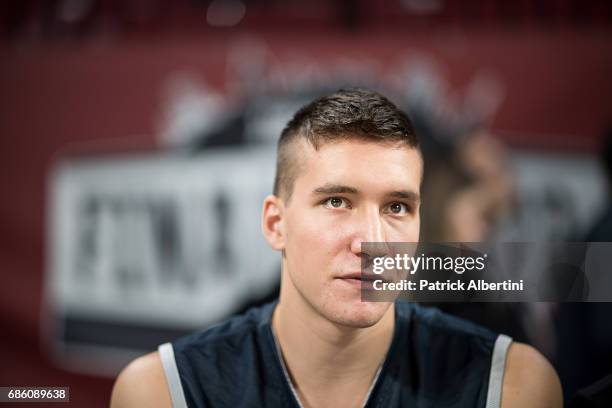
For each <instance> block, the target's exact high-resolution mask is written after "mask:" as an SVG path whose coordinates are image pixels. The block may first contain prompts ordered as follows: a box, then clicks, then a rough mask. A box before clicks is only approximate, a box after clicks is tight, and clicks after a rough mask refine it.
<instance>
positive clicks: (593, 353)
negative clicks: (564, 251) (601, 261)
mask: <svg viewBox="0 0 612 408" xmlns="http://www.w3.org/2000/svg"><path fill="white" fill-rule="evenodd" d="M600 162H601V164H602V168H603V170H604V173H605V176H606V180H607V182H608V185H607V192H606V197H607V199H606V204H605V207H604V211H603V212H602V214H601V215H600V216H599V217H598V219H597V220H596V221H595V222H594V223H593V225H592V226H591V227H590V229H589V231H588V232H587V233H586V234H585V236H584V238H583V240H584V241H585V242H612V199H611V192H612V127H611V128H608V130H607V132H606V133H605V134H604V137H603V138H602V144H601V150H600ZM596 266H597V267H602V268H608V269H609V265H596ZM606 272H609V270H607V271H606ZM610 316H612V304H610V303H600V302H585V303H563V304H561V305H560V309H559V316H558V319H557V330H558V333H559V335H558V337H557V348H558V355H559V358H558V363H557V366H558V369H559V374H560V376H561V379H562V380H563V384H564V385H565V387H566V389H564V391H565V395H566V398H568V399H569V397H570V396H572V395H574V393H576V392H577V391H578V390H579V389H583V390H582V391H581V392H580V393H579V395H577V396H576V400H575V401H572V405H571V406H572V407H582V406H584V407H596V406H604V405H596V402H597V401H600V404H602V403H604V401H606V399H607V402H606V404H609V402H610V398H612V325H611V324H610ZM606 376H607V377H606ZM604 377H606V378H605V379H603V380H602V378H604ZM595 382H598V384H596V385H595V386H594V387H588V386H590V385H591V384H593V383H595ZM584 388H586V389H584ZM605 393H607V394H606V395H607V397H606V396H605V395H604V394H605ZM597 395H599V396H597ZM604 398H606V399H604ZM606 406H607V405H606Z"/></svg>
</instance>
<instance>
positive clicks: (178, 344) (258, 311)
mask: <svg viewBox="0 0 612 408" xmlns="http://www.w3.org/2000/svg"><path fill="white" fill-rule="evenodd" d="M273 307H274V304H272V303H271V304H267V305H264V306H261V307H255V308H251V309H249V310H248V311H247V312H246V313H244V314H241V315H235V316H233V317H231V318H229V319H228V320H225V321H223V322H221V323H219V324H216V325H214V326H212V327H210V328H208V329H205V330H202V331H199V332H195V333H192V334H190V335H187V336H185V337H182V338H180V339H178V340H176V341H174V342H173V347H174V353H175V356H176V357H177V358H178V356H179V355H182V354H185V353H187V354H189V353H190V352H191V351H193V350H197V351H198V354H199V355H202V352H203V351H204V350H212V349H215V348H219V347H221V348H222V349H225V348H226V347H227V346H229V347H232V346H235V347H236V349H240V348H239V346H240V345H241V344H242V343H245V342H248V341H250V338H251V337H252V336H254V335H257V334H258V333H260V332H261V331H262V330H261V329H262V328H263V327H265V325H266V324H268V323H269V320H270V319H269V316H270V315H271V311H272V308H273Z"/></svg>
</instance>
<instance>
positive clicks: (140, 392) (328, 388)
mask: <svg viewBox="0 0 612 408" xmlns="http://www.w3.org/2000/svg"><path fill="white" fill-rule="evenodd" d="M277 159H278V161H277V175H276V182H275V187H274V195H270V196H268V197H267V198H266V199H265V201H264V205H263V217H262V227H263V233H264V235H265V237H266V239H267V241H268V242H269V244H270V245H271V246H272V248H274V249H275V250H277V251H280V252H281V253H282V272H281V274H282V275H281V292H280V299H279V301H278V302H275V303H272V304H268V305H266V306H263V307H261V308H257V309H253V310H251V311H249V312H248V313H247V314H245V315H243V316H239V317H235V318H232V319H230V320H229V321H228V322H226V323H223V324H220V325H217V326H215V327H213V328H211V329H209V330H206V331H204V332H201V333H196V334H194V335H191V336H188V337H186V338H183V339H179V340H177V341H176V342H174V343H173V344H166V345H162V346H160V349H159V351H158V352H155V353H152V354H149V355H146V356H144V357H141V358H139V359H137V360H135V361H134V362H132V363H131V364H130V365H129V366H128V367H127V368H126V369H125V370H124V371H123V372H122V373H121V375H120V376H119V378H118V380H117V383H116V384H115V388H114V390H113V395H112V406H113V407H132V406H134V407H136V406H170V405H171V404H172V405H174V406H185V405H187V406H205V407H246V406H249V407H255V406H265V407H275V406H281V407H300V406H301V407H364V406H367V407H399V406H407V407H409V406H435V407H445V406H453V407H485V406H486V407H498V406H502V407H505V408H507V407H526V406H529V407H561V406H562V401H561V392H560V385H559V380H558V378H557V376H556V373H555V371H554V370H553V368H552V367H551V366H550V364H549V363H548V362H547V361H546V359H544V358H543V357H542V355H541V354H540V353H539V352H537V351H536V350H534V349H533V348H531V347H529V346H527V345H523V344H519V343H512V342H511V340H510V339H509V338H508V337H507V336H503V335H499V336H497V335H495V334H493V333H491V332H490V331H488V330H486V329H484V328H481V327H477V326H475V325H472V324H470V323H467V322H465V321H462V320H459V319H455V318H452V317H450V316H447V315H444V314H441V313H440V312H438V311H436V310H434V309H427V308H423V307H418V306H416V305H414V304H409V303H400V302H396V303H390V302H362V301H361V293H360V288H361V282H360V276H361V272H360V271H361V259H362V257H364V256H368V255H369V254H364V253H363V252H362V247H361V243H362V242H383V241H387V242H398V241H404V242H417V241H418V239H419V228H420V217H419V205H420V202H419V187H420V183H421V177H422V169H423V163H422V158H421V154H420V151H419V148H418V143H417V139H416V136H415V134H414V131H413V129H412V125H411V123H410V121H409V119H408V117H407V116H406V115H405V114H404V113H402V112H401V111H400V110H398V109H397V108H396V106H395V105H393V104H392V103H391V102H390V101H389V100H387V99H386V98H385V97H383V96H381V95H379V94H377V93H374V92H369V91H364V90H343V91H339V92H337V93H334V94H332V95H329V96H326V97H323V98H320V99H318V100H316V101H314V102H312V103H311V104H309V105H307V106H305V107H304V108H302V109H301V110H300V111H298V112H297V113H296V115H295V116H294V118H293V119H292V120H291V121H290V122H289V123H288V125H287V127H286V128H285V130H284V131H283V133H282V135H281V138H280V140H279V145H278V158H277Z"/></svg>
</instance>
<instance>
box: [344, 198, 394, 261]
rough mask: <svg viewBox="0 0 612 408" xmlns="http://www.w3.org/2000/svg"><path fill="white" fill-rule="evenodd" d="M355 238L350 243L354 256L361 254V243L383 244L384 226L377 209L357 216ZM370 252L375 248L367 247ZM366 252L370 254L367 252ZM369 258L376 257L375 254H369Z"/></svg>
mask: <svg viewBox="0 0 612 408" xmlns="http://www.w3.org/2000/svg"><path fill="white" fill-rule="evenodd" d="M357 224H358V225H357V226H356V231H355V236H354V238H353V240H352V241H351V251H352V252H353V253H354V254H358V255H359V254H361V253H362V250H363V249H362V245H361V244H362V243H363V242H385V238H386V237H385V231H384V224H383V220H382V218H381V214H380V212H379V211H378V209H369V210H368V211H364V213H363V214H361V215H360V216H359V220H358V222H357ZM368 247H370V249H371V250H373V248H374V247H376V246H368ZM367 252H371V251H370V250H368V251H367ZM368 255H370V256H376V254H373V253H372V254H369V253H368Z"/></svg>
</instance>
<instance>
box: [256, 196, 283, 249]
mask: <svg viewBox="0 0 612 408" xmlns="http://www.w3.org/2000/svg"><path fill="white" fill-rule="evenodd" d="M284 213H285V212H284V205H283V201H282V200H281V199H280V198H279V197H277V196H275V195H269V196H267V197H266V198H265V199H264V203H263V212H262V217H261V229H262V231H263V234H264V237H265V238H266V241H268V244H270V246H271V247H272V249H275V250H277V251H281V250H283V249H284V248H285V228H284Z"/></svg>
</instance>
